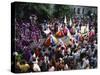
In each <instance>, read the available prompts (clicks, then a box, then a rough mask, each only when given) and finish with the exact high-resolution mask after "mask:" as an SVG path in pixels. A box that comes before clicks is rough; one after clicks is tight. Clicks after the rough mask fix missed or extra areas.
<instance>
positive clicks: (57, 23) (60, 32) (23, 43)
mask: <svg viewBox="0 0 100 75" xmlns="http://www.w3.org/2000/svg"><path fill="white" fill-rule="evenodd" d="M29 19H30V20H29V21H26V20H25V21H24V20H20V21H17V20H15V26H16V27H15V31H16V33H15V37H16V38H15V43H16V48H15V49H16V50H15V52H13V56H15V70H16V72H44V71H62V70H76V69H93V68H96V67H97V21H96V19H95V18H94V17H92V20H91V18H89V17H88V16H85V17H84V18H83V17H78V16H74V17H73V18H67V17H66V16H65V17H64V18H63V19H60V18H54V19H53V20H50V21H47V20H45V21H44V23H41V24H39V23H37V22H38V17H37V16H36V15H31V16H30V17H29Z"/></svg>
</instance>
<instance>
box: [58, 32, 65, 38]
mask: <svg viewBox="0 0 100 75" xmlns="http://www.w3.org/2000/svg"><path fill="white" fill-rule="evenodd" d="M56 36H57V37H63V36H64V33H63V31H58V32H56Z"/></svg>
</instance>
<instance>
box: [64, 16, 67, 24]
mask: <svg viewBox="0 0 100 75" xmlns="http://www.w3.org/2000/svg"><path fill="white" fill-rule="evenodd" d="M64 23H65V24H67V19H66V16H65V18H64Z"/></svg>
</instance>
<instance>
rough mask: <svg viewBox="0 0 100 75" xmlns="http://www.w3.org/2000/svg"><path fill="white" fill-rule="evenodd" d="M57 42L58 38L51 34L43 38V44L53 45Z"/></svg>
mask: <svg viewBox="0 0 100 75" xmlns="http://www.w3.org/2000/svg"><path fill="white" fill-rule="evenodd" d="M57 43H58V40H57V39H56V38H55V37H54V36H53V35H52V34H51V35H50V36H48V38H47V39H46V40H45V42H44V45H45V46H47V47H48V46H50V45H51V46H54V45H56V44H57Z"/></svg>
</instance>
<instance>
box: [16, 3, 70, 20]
mask: <svg viewBox="0 0 100 75" xmlns="http://www.w3.org/2000/svg"><path fill="white" fill-rule="evenodd" d="M30 14H36V15H37V16H38V17H41V18H48V19H50V18H53V17H64V16H65V15H67V16H70V15H71V10H70V8H69V6H67V5H58V4H38V3H16V4H15V16H16V18H28V17H29V16H30Z"/></svg>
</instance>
